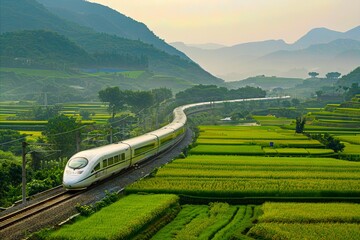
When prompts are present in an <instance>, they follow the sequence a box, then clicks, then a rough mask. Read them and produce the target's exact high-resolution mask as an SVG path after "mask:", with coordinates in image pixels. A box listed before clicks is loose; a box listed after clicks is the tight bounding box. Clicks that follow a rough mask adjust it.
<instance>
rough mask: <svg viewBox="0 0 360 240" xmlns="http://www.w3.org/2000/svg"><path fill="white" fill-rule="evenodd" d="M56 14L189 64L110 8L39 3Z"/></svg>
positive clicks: (60, 0)
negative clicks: (145, 45) (151, 48)
mask: <svg viewBox="0 0 360 240" xmlns="http://www.w3.org/2000/svg"><path fill="white" fill-rule="evenodd" d="M37 1H38V2H39V3H41V4H43V5H44V6H45V7H46V8H47V9H48V10H49V11H50V12H52V13H53V14H55V15H57V16H59V17H61V18H63V19H66V20H69V21H72V22H75V23H77V24H79V25H81V26H86V27H89V28H91V29H93V30H95V31H96V32H103V33H107V34H110V35H116V36H118V37H122V38H126V39H131V40H141V41H142V42H144V43H147V44H151V45H153V46H154V47H156V48H158V49H160V50H162V51H164V52H166V53H168V54H170V55H178V56H180V57H181V58H183V59H187V60H190V59H189V58H188V57H187V56H186V55H185V54H184V53H182V52H180V51H178V50H177V49H175V48H174V47H172V46H170V45H169V44H167V43H166V42H165V41H164V40H162V39H160V38H159V37H157V36H156V35H155V34H154V33H153V32H152V31H150V30H149V29H148V27H147V26H146V25H145V24H144V23H141V22H137V21H135V20H134V19H132V18H130V17H127V16H125V15H123V14H121V13H119V12H117V11H115V10H113V9H111V8H109V7H106V6H103V5H100V4H97V3H92V2H88V1H83V0H37Z"/></svg>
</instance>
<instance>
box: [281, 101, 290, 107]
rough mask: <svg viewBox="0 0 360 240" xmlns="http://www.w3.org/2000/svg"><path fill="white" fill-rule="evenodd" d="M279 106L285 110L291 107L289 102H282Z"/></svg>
mask: <svg viewBox="0 0 360 240" xmlns="http://www.w3.org/2000/svg"><path fill="white" fill-rule="evenodd" d="M281 105H282V106H283V107H285V108H287V107H291V103H290V101H289V100H284V101H282V102H281Z"/></svg>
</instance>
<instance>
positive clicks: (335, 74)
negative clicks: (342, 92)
mask: <svg viewBox="0 0 360 240" xmlns="http://www.w3.org/2000/svg"><path fill="white" fill-rule="evenodd" d="M340 76H341V73H339V72H329V73H327V74H326V78H327V79H338V78H339V77H340Z"/></svg>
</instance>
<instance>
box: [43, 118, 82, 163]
mask: <svg viewBox="0 0 360 240" xmlns="http://www.w3.org/2000/svg"><path fill="white" fill-rule="evenodd" d="M79 127H80V125H79V124H78V123H77V122H76V119H75V118H72V117H67V116H65V115H63V114H61V115H59V116H56V117H54V118H51V119H49V121H48V124H47V125H46V129H45V131H44V132H43V134H44V135H45V136H46V137H47V139H48V142H49V143H51V144H54V148H55V149H56V150H61V152H60V153H59V154H58V157H60V158H61V157H70V156H71V155H72V154H74V153H75V152H76V145H77V136H76V134H78V130H76V129H78V128H79Z"/></svg>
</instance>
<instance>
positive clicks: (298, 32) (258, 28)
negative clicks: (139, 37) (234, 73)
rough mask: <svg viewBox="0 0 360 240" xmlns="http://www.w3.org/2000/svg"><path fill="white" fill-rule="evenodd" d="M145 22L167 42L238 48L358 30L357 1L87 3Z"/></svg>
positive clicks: (114, 0)
mask: <svg viewBox="0 0 360 240" xmlns="http://www.w3.org/2000/svg"><path fill="white" fill-rule="evenodd" d="M89 1H91V2H97V3H100V4H102V5H106V6H109V7H110V8H113V9H115V10H117V11H118V12H120V13H122V14H124V15H126V16H129V17H131V18H133V19H135V20H137V21H139V22H143V23H145V24H146V25H147V26H148V27H149V29H150V30H152V31H153V32H154V33H155V34H156V35H157V36H159V37H160V38H161V39H164V40H165V41H166V42H178V41H180V42H185V43H188V44H200V43H218V44H223V45H228V46H231V45H235V44H238V43H244V42H251V41H262V40H268V39H283V40H285V41H286V42H287V43H293V42H294V41H296V40H297V39H298V38H300V37H301V36H303V35H304V34H305V33H307V32H308V31H309V30H311V29H313V28H316V27H326V28H329V29H332V30H335V31H340V32H344V31H347V30H349V29H351V28H354V27H356V26H358V25H360V0H89Z"/></svg>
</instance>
